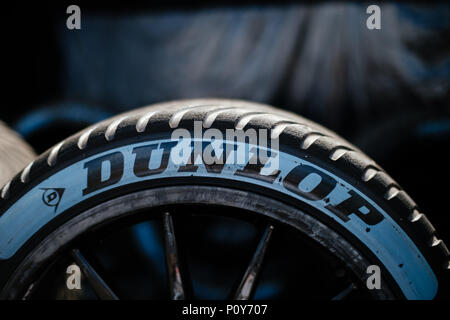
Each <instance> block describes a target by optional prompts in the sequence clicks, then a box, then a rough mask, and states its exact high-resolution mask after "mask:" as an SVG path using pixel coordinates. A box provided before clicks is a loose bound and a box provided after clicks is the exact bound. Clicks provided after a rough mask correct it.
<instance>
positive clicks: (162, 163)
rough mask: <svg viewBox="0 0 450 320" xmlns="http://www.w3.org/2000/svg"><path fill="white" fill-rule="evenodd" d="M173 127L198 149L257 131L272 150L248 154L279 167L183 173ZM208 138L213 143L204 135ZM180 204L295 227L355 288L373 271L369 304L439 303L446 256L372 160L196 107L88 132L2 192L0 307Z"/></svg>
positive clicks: (232, 107)
mask: <svg viewBox="0 0 450 320" xmlns="http://www.w3.org/2000/svg"><path fill="white" fill-rule="evenodd" d="M199 124H200V126H199ZM179 129H180V130H182V131H179V132H181V133H183V134H186V133H189V134H191V135H192V136H193V137H194V139H193V140H190V141H191V142H192V145H193V144H195V143H197V142H199V143H200V145H201V148H202V149H201V150H203V151H204V150H205V148H207V146H208V145H211V143H212V141H214V139H216V138H217V136H219V135H222V136H223V137H226V133H227V130H232V131H231V132H246V131H247V130H249V129H255V131H256V132H261V131H260V130H262V129H266V130H267V131H268V132H269V136H270V138H271V139H273V140H270V141H271V143H270V145H266V146H263V147H261V146H259V145H258V146H257V149H256V150H257V151H259V150H261V149H264V148H266V149H265V150H266V151H267V154H270V155H271V156H272V155H274V156H278V158H277V159H278V166H277V168H276V170H272V171H270V172H268V171H267V170H265V168H266V166H267V165H268V162H265V163H262V162H257V163H256V164H255V163H252V164H251V163H250V162H249V161H248V162H247V163H236V164H234V162H233V161H232V162H230V163H228V162H227V163H226V164H222V165H220V164H219V165H218V164H211V163H205V161H204V159H202V157H201V156H200V159H199V162H196V161H195V159H193V163H191V164H186V163H178V162H175V161H174V158H173V157H174V153H175V151H174V150H175V149H174V148H175V146H176V145H177V143H178V142H179V141H180V139H179V138H180V137H181V136H179V137H178V138H177V139H174V136H173V134H174V132H175V131H176V130H179ZM209 129H214V130H215V131H213V133H214V134H215V137H216V138H214V139H213V138H211V136H208V137H206V136H205V135H204V133H205V132H206V130H209ZM198 132H200V133H201V135H200V137H198V136H196V135H195V134H196V133H198ZM195 137H197V138H195ZM218 141H221V140H220V139H219V140H218ZM274 141H278V146H277V148H275V147H274V146H275V145H274ZM222 142H223V143H225V144H227V145H230V144H231V145H232V148H235V149H233V150H237V148H239V147H240V146H241V147H244V148H247V147H248V148H250V147H255V145H253V144H252V145H250V144H251V143H250V141H247V140H244V141H243V142H242V141H241V142H239V140H234V138H233V140H232V141H231V140H227V139H226V138H224V139H223V141H222ZM192 145H191V144H189V146H192ZM245 150H250V149H245ZM177 152H178V151H177ZM248 152H250V151H248ZM247 160H248V159H247ZM149 199H150V200H151V201H150V200H149ZM181 202H186V203H208V204H214V203H216V204H221V205H228V206H230V207H236V208H238V207H239V208H245V209H247V210H253V211H255V212H256V211H259V212H260V214H262V215H264V216H266V217H268V218H270V219H275V220H277V221H278V222H281V223H283V224H287V225H290V226H293V227H294V228H296V229H297V230H298V231H299V232H302V233H304V234H306V235H307V236H308V237H310V238H311V239H313V240H314V241H315V242H317V243H318V244H320V245H321V246H323V247H325V248H327V249H328V250H329V251H330V252H332V253H333V254H335V255H336V256H338V257H339V258H340V259H341V260H343V261H344V263H345V264H346V265H347V266H348V267H349V268H350V269H351V270H352V272H354V273H355V274H356V275H357V277H358V278H359V279H360V280H361V283H363V285H365V284H366V281H370V276H371V274H370V272H368V270H370V268H369V267H370V266H373V265H375V266H378V267H379V269H380V272H381V278H382V281H381V289H380V288H375V290H371V294H373V295H374V296H376V297H377V298H382V299H405V298H406V299H433V298H436V297H441V296H442V295H443V294H445V293H444V292H445V287H446V282H445V281H447V280H446V279H447V278H446V277H448V273H449V251H448V249H447V247H446V246H445V244H444V243H443V241H441V240H440V238H439V236H438V234H437V232H436V230H435V228H434V227H433V225H432V224H431V223H430V221H429V220H428V219H427V217H426V216H425V215H424V214H423V213H422V212H421V211H420V209H419V208H418V206H417V205H416V204H415V203H414V201H413V200H412V199H411V198H410V197H409V196H408V194H407V193H406V192H405V191H404V190H403V189H402V188H401V187H400V186H399V185H398V184H397V183H396V182H395V181H394V180H393V179H392V178H391V177H390V176H389V175H388V174H387V173H386V172H384V171H383V169H382V168H380V166H378V165H377V164H376V163H375V162H374V161H373V160H371V159H370V158H368V157H367V156H366V155H364V154H363V153H362V152H361V151H360V150H358V149H357V148H356V147H354V146H352V145H351V144H350V143H348V142H347V141H345V140H344V139H342V138H340V137H339V136H337V135H336V134H335V133H333V132H332V131H330V130H328V129H326V128H324V127H322V126H320V125H318V124H316V123H313V122H312V121H309V120H307V119H304V118H302V117H300V116H298V115H295V114H292V113H289V112H285V111H282V110H278V109H276V108H273V107H270V106H267V105H262V104H257V103H250V102H245V101H239V100H220V99H196V100H181V101H172V102H167V103H161V104H156V105H152V106H148V107H144V108H141V109H137V110H133V111H131V112H128V113H124V114H121V115H118V116H115V117H113V118H111V119H108V120H105V121H103V122H100V123H98V124H96V125H94V126H91V127H89V128H87V129H85V130H83V131H81V132H80V133H78V134H76V135H74V136H71V137H69V138H67V139H65V140H64V141H62V142H60V143H59V144H57V145H56V146H54V147H53V148H51V149H49V150H48V151H47V152H45V153H43V154H42V155H40V156H39V157H38V158H36V159H35V160H34V161H33V162H31V163H29V165H28V166H27V167H26V168H25V169H24V170H23V171H21V172H19V173H18V174H17V175H16V176H15V177H14V178H13V179H12V180H11V181H10V182H8V183H6V184H5V186H4V187H3V188H2V189H1V198H0V297H1V298H3V299H17V298H23V297H27V295H28V294H29V292H30V291H32V288H33V287H34V286H36V285H37V282H36V278H37V277H38V276H37V275H38V274H39V273H40V272H41V271H42V270H43V269H44V268H45V265H46V264H48V263H49V261H50V260H52V259H54V257H56V256H57V255H58V254H60V253H61V252H62V251H64V250H67V248H70V246H71V244H72V243H74V242H75V241H77V239H79V238H80V237H82V235H83V233H84V232H86V231H89V230H91V231H92V230H95V229H96V227H97V225H98V224H106V223H109V222H111V221H115V220H117V219H119V218H120V217H122V216H124V215H126V214H127V213H129V212H131V211H133V210H134V211H136V210H142V209H143V208H147V207H149V206H164V205H168V204H169V203H181ZM275 231H276V230H275ZM275 231H274V232H275ZM372 289H373V288H372ZM376 289H380V290H379V291H377V290H376Z"/></svg>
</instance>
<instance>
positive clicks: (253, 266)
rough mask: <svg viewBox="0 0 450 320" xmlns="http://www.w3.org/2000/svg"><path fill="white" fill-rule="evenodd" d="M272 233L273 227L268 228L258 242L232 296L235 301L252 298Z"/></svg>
mask: <svg viewBox="0 0 450 320" xmlns="http://www.w3.org/2000/svg"><path fill="white" fill-rule="evenodd" d="M272 232H273V226H268V227H267V228H266V230H265V231H264V235H263V236H262V238H261V240H260V241H259V244H258V247H257V249H256V251H255V254H254V255H253V258H252V260H251V261H250V264H249V266H248V267H247V270H246V272H245V274H244V276H243V278H242V280H241V283H240V284H239V287H238V289H237V291H236V294H235V295H234V299H236V300H248V299H250V297H251V296H252V294H253V292H254V289H255V284H256V279H257V277H258V274H259V271H260V269H261V265H262V262H263V260H264V255H265V253H266V249H267V246H268V245H269V241H270V237H271V235H272Z"/></svg>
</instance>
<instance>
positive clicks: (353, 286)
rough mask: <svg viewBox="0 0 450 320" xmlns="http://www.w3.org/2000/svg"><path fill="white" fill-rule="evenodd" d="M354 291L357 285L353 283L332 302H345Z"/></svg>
mask: <svg viewBox="0 0 450 320" xmlns="http://www.w3.org/2000/svg"><path fill="white" fill-rule="evenodd" d="M354 289H356V286H355V284H354V283H353V282H352V283H351V284H350V285H349V286H348V287H347V288H345V289H344V290H342V291H341V292H340V293H339V294H338V295H336V296H335V297H334V298H333V299H331V300H344V299H345V298H347V296H348V295H349V294H350V292H352V291H353V290H354Z"/></svg>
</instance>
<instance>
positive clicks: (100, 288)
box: [71, 249, 119, 300]
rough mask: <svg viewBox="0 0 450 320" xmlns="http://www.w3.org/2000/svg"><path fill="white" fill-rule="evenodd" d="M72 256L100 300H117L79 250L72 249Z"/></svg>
mask: <svg viewBox="0 0 450 320" xmlns="http://www.w3.org/2000/svg"><path fill="white" fill-rule="evenodd" d="M71 253H72V257H73V258H74V259H75V262H76V263H77V264H78V266H79V267H80V268H81V270H82V271H83V274H84V275H85V276H86V278H87V280H88V281H89V283H90V285H91V286H92V288H93V289H94V291H95V293H96V294H97V296H98V297H99V298H100V299H102V300H119V298H118V297H117V296H116V295H115V294H114V292H113V291H112V290H111V288H110V287H109V286H108V285H107V284H106V282H105V281H104V280H103V279H102V278H101V277H100V275H99V274H98V273H97V272H96V271H95V270H94V268H93V267H92V266H91V265H90V264H89V262H88V261H87V260H86V258H85V257H84V256H83V255H82V254H81V252H80V250H78V249H73V250H72V252H71Z"/></svg>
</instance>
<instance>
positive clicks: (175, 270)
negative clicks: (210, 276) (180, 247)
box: [164, 212, 185, 300]
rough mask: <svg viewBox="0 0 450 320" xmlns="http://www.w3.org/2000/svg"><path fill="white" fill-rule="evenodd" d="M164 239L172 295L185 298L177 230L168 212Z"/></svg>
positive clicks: (177, 298) (176, 297) (172, 296)
mask: <svg viewBox="0 0 450 320" xmlns="http://www.w3.org/2000/svg"><path fill="white" fill-rule="evenodd" d="M164 240H165V241H164V244H165V253H166V267H167V274H168V276H169V287H170V295H171V298H172V300H184V298H185V294H184V287H183V281H182V279H181V272H180V261H179V258H178V251H177V243H176V239H175V231H174V228H173V221H172V216H171V215H170V213H168V212H166V213H164Z"/></svg>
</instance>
